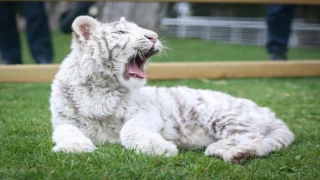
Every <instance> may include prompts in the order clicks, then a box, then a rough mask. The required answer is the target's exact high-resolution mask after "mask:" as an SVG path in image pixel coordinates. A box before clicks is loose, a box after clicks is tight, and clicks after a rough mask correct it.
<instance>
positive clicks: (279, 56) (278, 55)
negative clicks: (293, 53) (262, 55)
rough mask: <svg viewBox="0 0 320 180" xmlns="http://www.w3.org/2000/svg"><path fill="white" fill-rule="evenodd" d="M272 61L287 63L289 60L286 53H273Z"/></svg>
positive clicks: (271, 55)
mask: <svg viewBox="0 0 320 180" xmlns="http://www.w3.org/2000/svg"><path fill="white" fill-rule="evenodd" d="M270 59H271V60H272V61H285V60H287V56H286V54H285V53H280V52H273V53H271V54H270Z"/></svg>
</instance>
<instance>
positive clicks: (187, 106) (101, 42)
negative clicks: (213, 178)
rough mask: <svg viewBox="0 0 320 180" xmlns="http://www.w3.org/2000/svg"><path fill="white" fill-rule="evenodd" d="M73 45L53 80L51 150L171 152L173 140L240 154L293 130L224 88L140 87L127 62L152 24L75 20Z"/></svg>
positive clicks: (271, 145)
mask: <svg viewBox="0 0 320 180" xmlns="http://www.w3.org/2000/svg"><path fill="white" fill-rule="evenodd" d="M73 29H74V34H73V41H72V51H71V53H70V54H69V56H68V57H66V59H65V60H64V61H63V63H62V64H61V67H60V70H59V72H58V73H57V75H56V77H55V79H54V81H53V83H52V93H51V98H50V104H51V113H52V126H53V137H52V138H53V141H54V142H55V143H56V145H55V147H54V148H53V150H54V151H64V152H92V151H94V150H95V149H96V145H99V144H104V143H107V142H111V143H114V142H119V143H121V144H122V145H123V146H124V147H126V148H129V149H135V150H136V151H137V152H143V153H147V154H155V155H161V154H164V155H165V156H175V155H176V154H177V153H178V148H177V147H178V146H179V147H182V148H189V149H197V148H203V147H205V148H206V150H205V155H207V156H217V157H221V158H223V159H224V160H225V161H232V162H240V161H242V160H244V159H246V158H248V157H251V156H265V155H267V154H269V153H270V152H272V151H275V150H279V149H281V148H284V147H287V146H288V145H289V144H290V143H291V142H292V141H293V140H294V135H293V133H292V132H291V131H290V130H289V129H288V127H287V126H286V125H285V123H284V122H283V121H281V120H280V119H278V118H277V117H276V116H275V114H274V113H273V112H272V111H271V110H270V109H268V108H263V107H258V106H257V105H256V104H255V103H254V102H252V101H250V100H247V99H241V98H235V97H231V96H229V95H227V94H224V93H221V92H215V91H209V90H197V89H191V88H188V87H172V88H162V87H143V86H144V85H145V83H146V79H145V78H133V77H131V76H129V75H128V72H127V71H126V64H127V63H128V61H129V59H130V58H132V57H133V56H144V55H145V54H146V52H147V51H149V50H150V49H152V50H153V51H155V52H158V51H161V50H162V45H161V43H160V41H156V42H151V41H150V39H148V38H146V37H148V36H152V35H156V34H155V33H154V32H152V31H150V30H146V29H143V28H140V27H138V26H137V25H135V24H133V23H130V22H126V21H125V20H124V19H121V20H120V21H119V22H114V23H109V24H102V23H100V22H98V21H96V20H95V19H93V18H90V17H86V16H81V17H78V18H77V19H76V20H75V21H74V23H73Z"/></svg>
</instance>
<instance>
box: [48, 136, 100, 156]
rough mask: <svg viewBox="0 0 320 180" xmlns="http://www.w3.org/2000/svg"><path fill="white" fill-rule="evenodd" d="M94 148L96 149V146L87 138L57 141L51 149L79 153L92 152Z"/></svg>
mask: <svg viewBox="0 0 320 180" xmlns="http://www.w3.org/2000/svg"><path fill="white" fill-rule="evenodd" d="M95 149H97V148H96V146H95V145H94V144H93V143H92V142H91V141H90V140H89V139H78V140H72V141H62V142H58V143H57V144H56V146H55V147H53V149H52V150H53V151H54V152H67V153H79V152H93V151H94V150H95Z"/></svg>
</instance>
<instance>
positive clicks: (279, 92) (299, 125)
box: [0, 33, 320, 180]
mask: <svg viewBox="0 0 320 180" xmlns="http://www.w3.org/2000/svg"><path fill="white" fill-rule="evenodd" d="M53 36H54V42H55V50H56V58H55V60H56V61H55V62H56V63H58V62H60V61H61V60H62V59H63V58H64V57H65V56H66V55H67V54H68V52H69V46H70V36H69V35H63V34H60V33H54V34H53ZM167 44H171V45H170V46H171V48H172V51H168V52H167V54H168V57H166V56H163V57H162V59H159V58H155V59H154V61H158V62H160V61H195V60H198V61H200V60H226V61H227V60H266V59H267V58H268V57H267V56H266V54H265V51H264V49H263V48H261V47H252V46H240V45H223V44H217V43H212V42H203V41H200V40H192V39H189V40H180V39H174V38H167ZM24 47H25V45H24ZM195 52H197V53H195ZM23 53H24V55H25V57H26V58H25V62H26V63H33V61H32V59H31V58H30V56H29V55H28V54H27V52H26V48H24V52H23ZM289 56H290V57H291V58H292V59H320V52H319V51H318V50H306V49H292V50H291V51H290V55H289ZM148 84H149V85H155V86H167V87H169V86H177V85H185V86H189V87H193V88H202V89H212V90H218V91H223V92H226V93H229V94H231V95H234V96H237V97H243V98H249V99H252V100H254V101H255V102H257V103H258V104H259V105H261V106H268V107H270V108H271V109H272V110H274V111H275V112H276V113H277V115H278V117H279V118H281V119H283V120H284V121H285V122H286V123H287V124H288V126H289V127H290V128H291V130H292V131H293V132H294V133H295V134H296V140H295V141H294V143H293V144H292V145H291V146H290V147H289V148H288V149H284V150H281V151H279V152H275V153H272V154H271V155H269V156H267V157H265V158H255V159H250V160H248V161H247V162H245V163H243V164H231V163H225V162H223V161H222V160H220V159H215V158H210V157H205V156H204V155H203V150H197V151H186V150H183V149H181V150H180V153H179V155H178V156H176V157H173V158H164V157H156V156H146V155H136V154H135V153H133V152H132V151H129V150H125V149H123V148H122V147H121V146H120V145H119V144H106V145H104V146H99V148H98V150H97V151H95V152H94V153H84V154H63V153H53V152H51V148H52V147H53V143H52V142H51V133H52V129H51V124H50V111H49V103H48V100H49V95H50V84H49V83H45V84H0V144H1V146H0V179H169V180H172V179H318V178H319V175H320V172H319V171H320V141H319V137H320V132H319V131H320V93H319V89H320V77H318V78H261V79H229V80H211V79H198V80H174V81H150V82H148Z"/></svg>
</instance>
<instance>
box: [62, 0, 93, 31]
mask: <svg viewBox="0 0 320 180" xmlns="http://www.w3.org/2000/svg"><path fill="white" fill-rule="evenodd" d="M94 3H95V2H77V4H76V5H75V6H74V7H73V8H72V9H70V10H69V11H67V12H66V13H64V14H62V16H61V17H60V22H59V28H60V30H61V31H62V32H64V33H71V32H72V29H71V24H72V22H73V20H74V19H75V18H76V17H78V16H81V15H88V13H89V8H90V7H91V6H92V5H93V4H94Z"/></svg>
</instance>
